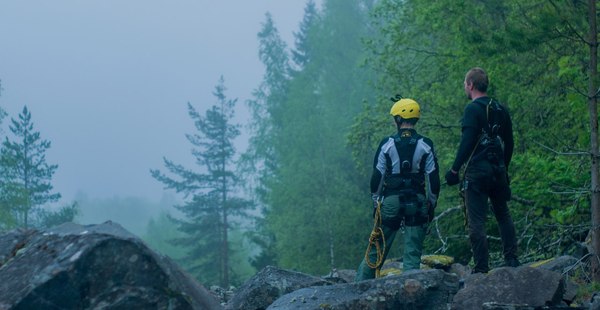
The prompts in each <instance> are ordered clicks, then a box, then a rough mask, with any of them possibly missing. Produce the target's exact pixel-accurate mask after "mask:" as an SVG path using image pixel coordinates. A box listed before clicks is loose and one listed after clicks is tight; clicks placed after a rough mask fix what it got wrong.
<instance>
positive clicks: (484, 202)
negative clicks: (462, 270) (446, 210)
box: [465, 161, 517, 272]
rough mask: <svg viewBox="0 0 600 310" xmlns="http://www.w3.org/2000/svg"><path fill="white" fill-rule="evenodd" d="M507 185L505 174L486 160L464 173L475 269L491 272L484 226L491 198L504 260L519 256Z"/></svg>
mask: <svg viewBox="0 0 600 310" xmlns="http://www.w3.org/2000/svg"><path fill="white" fill-rule="evenodd" d="M502 169H503V168H502ZM508 186H509V185H508V182H507V180H506V175H499V174H498V172H497V167H496V169H495V168H494V167H493V166H492V165H491V164H490V163H488V162H487V161H480V162H476V163H472V164H471V165H470V166H469V167H468V169H467V172H466V174H465V187H466V188H465V204H466V207H467V219H468V224H469V239H470V241H471V249H472V251H473V261H474V262H475V267H474V269H473V271H474V272H488V271H489V250H488V241H487V234H486V229H485V222H486V218H487V214H488V213H487V212H488V208H489V205H488V199H489V201H490V202H491V210H492V212H493V214H494V216H495V217H496V221H497V222H498V228H499V230H500V238H501V239H502V248H503V255H504V259H505V260H510V259H516V258H517V239H516V233H515V226H514V224H513V221H512V217H511V216H510V211H509V210H508V205H507V203H506V202H507V200H508V199H510V196H509V195H510V194H509V193H510V191H509V189H508ZM507 193H508V194H507Z"/></svg>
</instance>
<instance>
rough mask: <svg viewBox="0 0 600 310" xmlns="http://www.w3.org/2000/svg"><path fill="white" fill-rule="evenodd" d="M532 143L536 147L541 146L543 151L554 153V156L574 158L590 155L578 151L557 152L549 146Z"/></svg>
mask: <svg viewBox="0 0 600 310" xmlns="http://www.w3.org/2000/svg"><path fill="white" fill-rule="evenodd" d="M534 143H535V144H537V145H539V146H541V147H543V148H545V149H547V150H549V151H550V152H552V153H554V154H556V155H567V156H572V155H575V156H581V155H586V156H587V155H591V154H590V152H584V151H578V152H559V151H557V150H555V149H553V148H551V147H549V146H546V145H543V144H541V143H539V142H537V141H535V142H534Z"/></svg>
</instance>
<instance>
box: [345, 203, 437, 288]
mask: <svg viewBox="0 0 600 310" xmlns="http://www.w3.org/2000/svg"><path fill="white" fill-rule="evenodd" d="M415 216H425V217H426V216H427V209H426V207H425V206H424V205H423V204H419V203H401V201H400V199H399V197H398V196H397V195H392V196H388V197H385V199H384V201H383V203H382V205H381V218H382V221H383V224H382V225H381V229H382V230H383V235H384V237H385V251H384V253H383V261H385V259H386V257H387V255H388V253H389V251H390V249H391V247H392V244H393V243H394V239H395V237H396V234H397V233H398V230H399V224H400V223H401V222H402V221H403V220H405V219H408V218H414V217H415ZM407 222H408V221H407ZM426 233H427V224H422V225H418V226H405V227H404V248H403V257H402V262H403V266H404V268H403V269H404V271H406V270H412V269H419V268H420V267H421V254H422V253H423V241H424V240H425V234H426ZM376 261H377V249H376V248H375V247H374V246H373V247H371V251H370V252H369V262H371V263H375V262H376ZM373 278H375V269H374V268H370V267H369V266H368V265H367V262H366V261H365V259H364V258H363V260H362V262H361V263H360V265H359V266H358V270H357V271H356V277H355V278H354V281H355V282H358V281H362V280H367V279H373Z"/></svg>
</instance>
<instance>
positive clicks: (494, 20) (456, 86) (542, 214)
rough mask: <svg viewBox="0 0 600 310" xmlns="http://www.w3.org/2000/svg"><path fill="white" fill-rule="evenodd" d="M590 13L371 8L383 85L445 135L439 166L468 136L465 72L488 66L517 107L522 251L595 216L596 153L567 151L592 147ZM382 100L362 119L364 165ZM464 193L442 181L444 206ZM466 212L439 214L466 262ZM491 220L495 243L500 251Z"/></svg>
mask: <svg viewBox="0 0 600 310" xmlns="http://www.w3.org/2000/svg"><path fill="white" fill-rule="evenodd" d="M586 15H587V14H586V12H585V5H584V4H583V3H581V2H555V1H536V0H532V1H525V2H524V1H486V2H468V3H464V4H458V3H456V2H452V1H436V2H435V4H432V3H431V2H430V1H422V0H412V1H398V0H388V1H381V2H379V3H378V6H377V8H376V9H375V10H374V11H373V25H374V27H375V28H376V29H377V30H378V31H379V32H378V35H377V36H374V37H372V38H370V39H369V40H368V41H367V44H368V45H367V46H368V47H369V49H370V50H371V51H372V55H373V57H370V61H369V62H370V64H371V65H372V66H373V68H375V69H376V70H377V71H379V72H383V74H382V75H381V78H380V83H378V84H377V85H378V92H379V93H381V94H383V95H382V97H385V96H389V95H390V94H392V93H394V92H399V93H401V94H403V95H404V96H406V97H413V98H415V99H416V100H417V101H418V102H420V103H421V106H422V114H423V117H422V119H421V121H420V122H419V126H420V128H421V131H422V132H423V133H424V134H425V135H428V136H430V137H431V138H432V139H433V141H434V142H435V143H436V147H437V150H436V151H437V154H438V158H439V162H440V166H441V168H442V171H445V170H447V169H448V168H449V167H450V165H451V164H452V160H453V158H454V155H455V152H456V147H457V144H458V141H459V136H460V128H459V120H460V117H461V115H462V110H463V108H464V105H465V104H466V102H467V100H466V98H464V94H463V93H462V81H463V79H464V74H465V72H466V71H467V70H468V69H469V68H470V67H473V66H481V67H483V68H484V69H486V71H487V72H488V74H489V76H490V81H491V85H490V89H489V93H490V94H491V95H492V96H495V97H497V98H498V99H500V100H501V101H502V102H503V103H505V104H506V105H507V106H508V107H509V109H510V111H511V114H512V116H513V127H514V132H515V140H516V145H515V156H514V160H513V163H512V165H511V169H510V174H511V176H512V187H513V195H514V197H515V199H513V201H512V202H511V209H512V213H513V217H514V219H515V221H516V224H517V231H518V232H519V234H520V237H521V238H522V239H521V249H522V252H523V253H522V254H523V256H524V257H525V258H532V257H533V256H535V255H537V256H539V255H554V254H558V253H563V252H564V251H569V246H568V244H569V242H573V241H580V240H581V238H582V235H583V237H585V234H582V231H585V229H584V228H582V226H581V223H586V222H589V220H587V219H589V210H587V209H588V206H589V190H588V189H587V188H586V187H587V186H588V184H589V183H588V182H589V173H588V172H587V171H589V164H588V163H587V158H586V157H583V156H573V155H571V156H565V155H563V154H575V153H581V151H580V150H585V149H586V148H588V147H589V137H588V135H587V132H588V131H589V129H588V125H587V121H586V117H587V113H586V106H585V98H584V97H582V96H580V95H579V94H580V93H584V92H583V91H581V89H584V85H585V83H586V82H585V64H586V61H585V55H586V52H587V50H586V48H587V46H586V45H585V44H583V42H582V41H581V40H580V38H581V34H584V33H586V30H585V29H586V28H585V27H586V24H585V16H586ZM377 105H379V106H381V107H380V108H373V107H368V108H366V109H365V110H364V112H363V113H362V114H361V115H360V116H359V118H357V122H356V123H355V127H354V128H353V132H352V136H355V138H354V139H353V140H351V141H352V145H353V146H357V148H356V149H357V150H359V152H357V153H355V154H354V155H355V158H356V159H357V164H358V165H362V163H363V160H362V158H364V156H365V154H366V153H369V152H370V151H371V150H369V148H368V147H365V146H364V141H365V140H366V139H364V138H363V137H365V136H367V135H368V134H369V133H370V132H380V131H381V130H382V129H381V128H382V127H381V125H377V121H376V120H373V121H368V120H369V117H371V116H370V115H371V114H372V113H373V112H372V111H385V109H386V107H388V106H389V105H390V102H389V101H386V100H384V99H382V100H380V101H378V102H377ZM565 124H568V125H566V126H565ZM361 143H363V144H361ZM453 197H454V198H453ZM459 204H460V201H459V200H458V199H457V195H456V191H455V190H452V189H450V188H443V189H442V194H441V197H440V201H439V204H438V210H439V211H438V212H442V211H444V210H448V209H450V208H453V207H455V206H457V205H459ZM462 222H463V221H462V218H461V217H460V216H457V213H456V212H455V213H451V214H450V215H449V216H448V217H447V218H445V219H442V220H441V222H440V223H439V225H440V226H439V227H440V230H441V232H442V236H443V238H447V239H446V241H447V242H448V243H447V244H445V245H444V246H445V248H443V250H444V251H446V253H450V254H451V255H454V256H457V257H459V259H458V260H459V261H464V260H467V259H468V251H465V250H464V249H465V248H466V249H468V244H467V243H465V242H464V240H465V237H466V236H465V231H464V227H463V225H462ZM493 222H494V221H493V220H490V221H488V234H489V235H490V236H491V239H490V240H491V241H490V244H491V247H492V249H493V250H494V251H499V250H500V244H499V242H498V241H497V240H498V239H497V237H498V234H497V233H496V231H497V228H496V227H495V224H494V223H493ZM588 227H589V226H588ZM548 231H551V233H548ZM442 240H443V239H442ZM556 241H558V243H556ZM457 244H458V245H459V246H458V247H456V246H455V245H457ZM549 244H552V245H553V246H548V245H549ZM556 245H558V246H556ZM426 248H427V249H429V250H434V249H440V248H442V244H441V241H439V240H428V242H427V244H426ZM461 248H462V249H463V250H460V249H461ZM496 253H497V252H496ZM494 255H495V254H494ZM494 255H493V256H494Z"/></svg>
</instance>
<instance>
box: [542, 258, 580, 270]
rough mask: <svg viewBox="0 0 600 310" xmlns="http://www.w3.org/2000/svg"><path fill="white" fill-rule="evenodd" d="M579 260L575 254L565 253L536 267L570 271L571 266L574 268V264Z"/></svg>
mask: <svg viewBox="0 0 600 310" xmlns="http://www.w3.org/2000/svg"><path fill="white" fill-rule="evenodd" d="M577 262H578V260H577V258H575V257H573V256H568V255H564V256H560V257H556V258H554V259H551V260H548V261H546V262H544V263H542V264H537V266H536V268H542V269H546V270H552V271H556V272H560V273H565V272H568V271H569V270H570V269H571V268H573V266H574V265H575V264H577Z"/></svg>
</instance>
